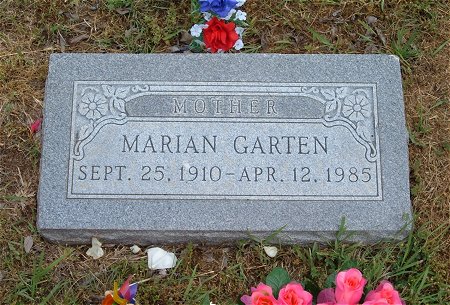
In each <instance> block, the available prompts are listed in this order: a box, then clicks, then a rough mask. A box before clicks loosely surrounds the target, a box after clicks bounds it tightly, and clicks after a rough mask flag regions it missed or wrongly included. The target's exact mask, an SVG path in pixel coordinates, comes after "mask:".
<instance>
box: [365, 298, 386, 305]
mask: <svg viewBox="0 0 450 305" xmlns="http://www.w3.org/2000/svg"><path fill="white" fill-rule="evenodd" d="M362 305H389V303H388V301H386V299H379V300H374V301H366V302H364V303H363V304H362Z"/></svg>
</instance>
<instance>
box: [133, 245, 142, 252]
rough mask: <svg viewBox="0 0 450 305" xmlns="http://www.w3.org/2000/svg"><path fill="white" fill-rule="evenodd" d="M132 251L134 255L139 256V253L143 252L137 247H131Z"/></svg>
mask: <svg viewBox="0 0 450 305" xmlns="http://www.w3.org/2000/svg"><path fill="white" fill-rule="evenodd" d="M130 250H131V252H133V254H137V253H139V252H141V248H139V247H138V246H136V245H134V246H132V247H130Z"/></svg>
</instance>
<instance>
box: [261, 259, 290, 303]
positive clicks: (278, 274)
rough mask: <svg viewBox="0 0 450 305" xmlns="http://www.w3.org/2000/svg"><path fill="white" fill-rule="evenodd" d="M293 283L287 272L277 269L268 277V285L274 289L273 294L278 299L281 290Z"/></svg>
mask: <svg viewBox="0 0 450 305" xmlns="http://www.w3.org/2000/svg"><path fill="white" fill-rule="evenodd" d="M290 281H291V278H290V277H289V274H288V273H287V271H286V270H284V269H283V268H280V267H276V268H274V269H273V270H272V272H270V273H269V274H268V275H267V277H266V284H267V285H269V286H270V287H272V292H273V295H274V296H275V298H278V293H279V292H280V289H281V288H282V287H283V286H284V285H286V284H288V283H289V282H290Z"/></svg>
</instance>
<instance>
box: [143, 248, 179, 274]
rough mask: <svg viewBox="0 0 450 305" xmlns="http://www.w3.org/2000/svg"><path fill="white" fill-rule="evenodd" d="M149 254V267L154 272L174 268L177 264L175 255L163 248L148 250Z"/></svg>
mask: <svg viewBox="0 0 450 305" xmlns="http://www.w3.org/2000/svg"><path fill="white" fill-rule="evenodd" d="M147 254H148V267H149V268H150V269H152V270H159V269H167V268H173V267H175V265H176V263H177V258H176V256H175V254H173V253H172V252H167V251H165V250H163V249H161V248H156V247H155V248H150V249H148V250H147Z"/></svg>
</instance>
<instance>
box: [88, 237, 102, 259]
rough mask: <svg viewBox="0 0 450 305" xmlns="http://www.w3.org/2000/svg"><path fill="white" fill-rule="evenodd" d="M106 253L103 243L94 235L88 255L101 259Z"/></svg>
mask: <svg viewBox="0 0 450 305" xmlns="http://www.w3.org/2000/svg"><path fill="white" fill-rule="evenodd" d="M104 254H105V252H104V251H103V249H102V243H101V242H100V241H99V240H98V239H97V238H95V237H92V247H91V248H89V249H88V250H87V251H86V255H89V256H91V257H92V258H93V259H99V258H100V257H102V256H103V255H104Z"/></svg>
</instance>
